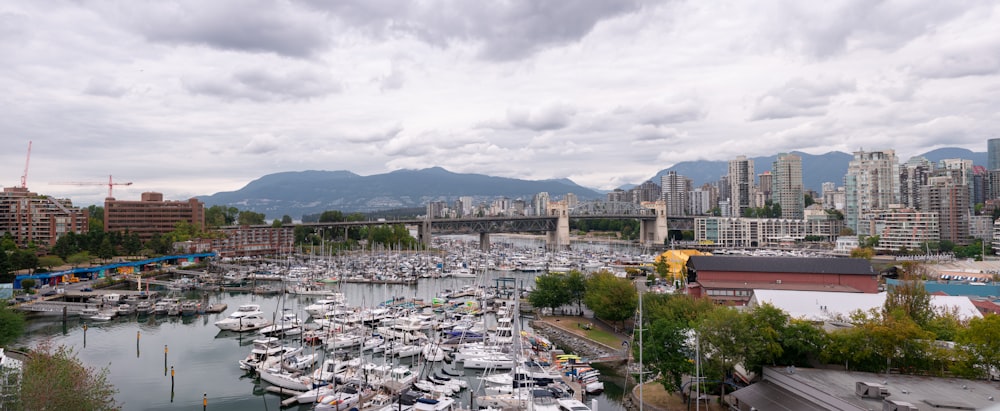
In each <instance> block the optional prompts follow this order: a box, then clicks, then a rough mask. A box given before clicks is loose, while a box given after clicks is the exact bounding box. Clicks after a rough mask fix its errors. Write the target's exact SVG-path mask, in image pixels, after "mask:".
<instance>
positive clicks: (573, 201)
mask: <svg viewBox="0 0 1000 411" xmlns="http://www.w3.org/2000/svg"><path fill="white" fill-rule="evenodd" d="M563 199H564V200H566V207H568V208H570V209H573V208H576V205H577V204H580V198H579V197H577V196H576V194H574V193H566V197H563Z"/></svg>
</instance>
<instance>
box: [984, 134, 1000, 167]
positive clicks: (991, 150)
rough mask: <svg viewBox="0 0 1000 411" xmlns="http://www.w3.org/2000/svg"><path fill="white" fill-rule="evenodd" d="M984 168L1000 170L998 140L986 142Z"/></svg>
mask: <svg viewBox="0 0 1000 411" xmlns="http://www.w3.org/2000/svg"><path fill="white" fill-rule="evenodd" d="M986 168H988V169H990V170H1000V138H991V139H989V140H986Z"/></svg>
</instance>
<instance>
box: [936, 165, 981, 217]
mask: <svg viewBox="0 0 1000 411" xmlns="http://www.w3.org/2000/svg"><path fill="white" fill-rule="evenodd" d="M942 174H946V175H948V176H950V177H951V181H952V182H954V183H955V184H958V185H963V186H965V187H966V188H967V189H966V191H965V192H966V194H967V195H968V196H969V198H968V199H967V200H966V201H965V204H966V205H968V206H969V212H972V211H973V209H974V206H975V203H974V202H973V201H972V191H973V167H972V160H967V159H963V158H947V159H944V160H941V161H938V167H937V170H935V175H942Z"/></svg>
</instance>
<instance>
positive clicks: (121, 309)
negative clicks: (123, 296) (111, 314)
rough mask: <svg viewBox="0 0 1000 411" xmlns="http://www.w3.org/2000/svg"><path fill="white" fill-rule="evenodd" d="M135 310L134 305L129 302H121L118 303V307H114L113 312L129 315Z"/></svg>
mask: <svg viewBox="0 0 1000 411" xmlns="http://www.w3.org/2000/svg"><path fill="white" fill-rule="evenodd" d="M135 310H136V308H135V306H133V305H131V304H126V303H122V304H118V307H117V308H115V313H116V314H118V315H129V314H132V313H134V312H135Z"/></svg>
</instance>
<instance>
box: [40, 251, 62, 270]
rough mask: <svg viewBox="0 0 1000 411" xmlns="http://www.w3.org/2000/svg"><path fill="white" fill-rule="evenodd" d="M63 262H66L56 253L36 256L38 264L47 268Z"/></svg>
mask: <svg viewBox="0 0 1000 411" xmlns="http://www.w3.org/2000/svg"><path fill="white" fill-rule="evenodd" d="M63 264H66V262H65V261H63V259H62V258H59V256H57V255H46V256H43V257H39V258H38V266H39V267H44V268H46V269H48V270H52V268H53V267H58V266H61V265H63Z"/></svg>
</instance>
